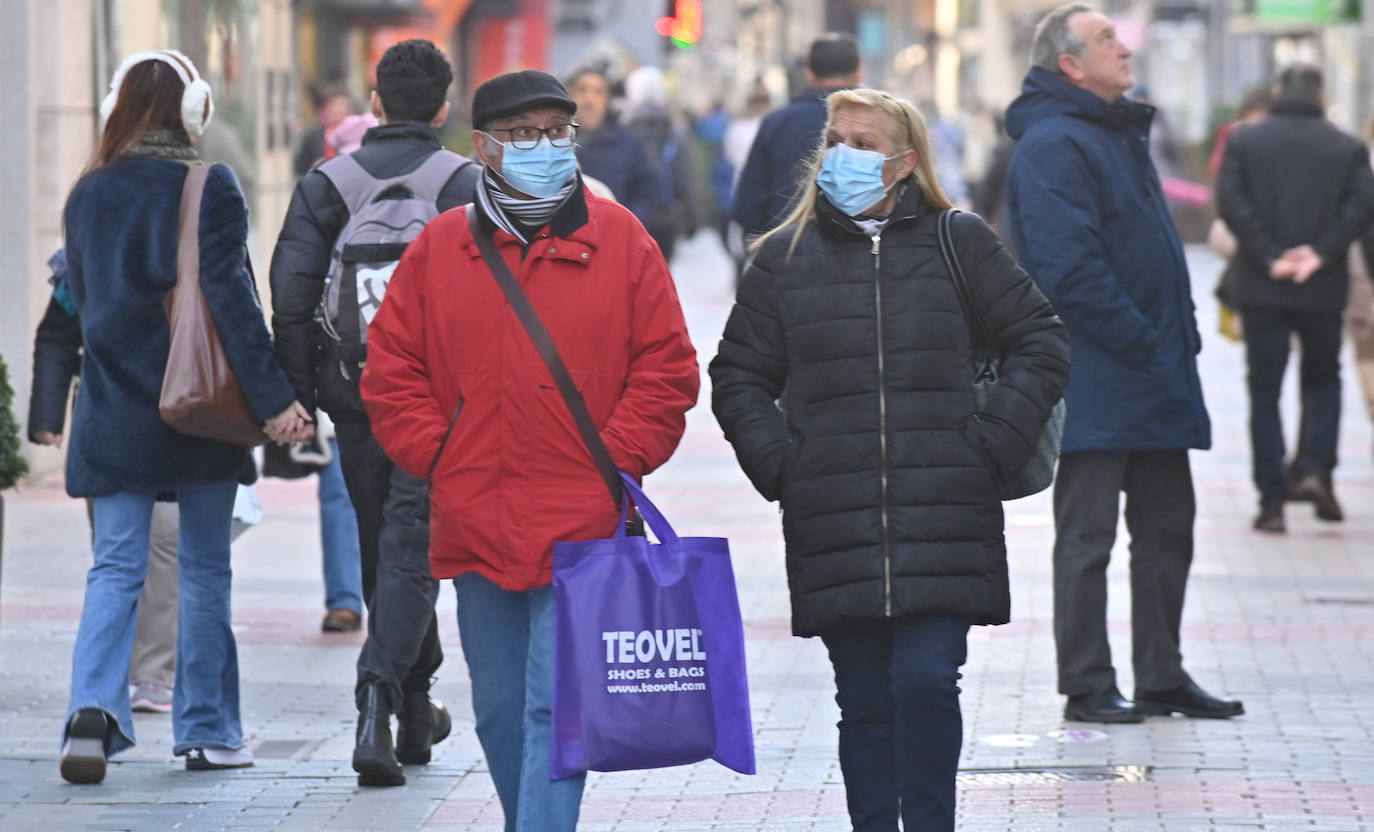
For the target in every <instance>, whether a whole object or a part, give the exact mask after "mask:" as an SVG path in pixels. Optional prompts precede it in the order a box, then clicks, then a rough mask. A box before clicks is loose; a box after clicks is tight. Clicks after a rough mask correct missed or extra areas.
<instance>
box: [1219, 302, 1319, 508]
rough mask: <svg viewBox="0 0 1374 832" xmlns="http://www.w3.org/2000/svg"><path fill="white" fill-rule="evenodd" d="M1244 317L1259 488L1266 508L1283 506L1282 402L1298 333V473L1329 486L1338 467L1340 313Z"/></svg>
mask: <svg viewBox="0 0 1374 832" xmlns="http://www.w3.org/2000/svg"><path fill="white" fill-rule="evenodd" d="M1242 316H1243V320H1244V322H1245V361H1246V365H1247V367H1248V371H1249V372H1248V376H1247V381H1248V383H1249V387H1250V451H1251V454H1252V456H1253V460H1254V477H1255V487H1256V488H1258V489H1259V492H1260V500H1261V501H1262V502H1265V503H1278V502H1282V501H1283V499H1284V496H1285V495H1286V493H1287V489H1286V480H1285V476H1284V464H1283V460H1284V453H1285V448H1284V441H1283V420H1282V418H1281V417H1280V415H1279V396H1280V394H1281V393H1282V392H1283V374H1284V371H1285V370H1287V369H1288V353H1289V352H1290V350H1291V343H1292V336H1293V334H1294V333H1297V336H1298V340H1299V341H1300V342H1301V344H1302V360H1301V364H1300V366H1299V377H1300V385H1299V386H1300V394H1299V395H1300V398H1301V405H1302V421H1301V426H1300V428H1299V433H1300V436H1299V437H1298V458H1297V459H1295V460H1294V470H1295V473H1297V474H1299V475H1306V474H1316V475H1318V476H1320V477H1322V478H1323V479H1326V480H1327V481H1328V482H1329V481H1330V478H1331V472H1332V471H1333V470H1335V468H1336V441H1337V438H1338V437H1337V434H1338V433H1339V432H1340V426H1341V312H1340V310H1331V311H1320V312H1318V311H1312V310H1304V309H1268V308H1259V307H1249V308H1246V309H1245V310H1243V312H1242Z"/></svg>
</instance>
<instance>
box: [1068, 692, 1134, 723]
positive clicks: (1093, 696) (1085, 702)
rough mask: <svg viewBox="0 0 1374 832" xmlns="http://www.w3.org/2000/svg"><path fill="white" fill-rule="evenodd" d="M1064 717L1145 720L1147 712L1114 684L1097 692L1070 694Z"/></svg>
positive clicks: (1114, 721) (1088, 720)
mask: <svg viewBox="0 0 1374 832" xmlns="http://www.w3.org/2000/svg"><path fill="white" fill-rule="evenodd" d="M1064 719H1066V720H1069V721H1070V722H1110V723H1129V722H1144V721H1145V714H1143V713H1141V712H1140V711H1139V710H1137V709H1136V706H1135V703H1133V702H1131V701H1129V700H1127V699H1126V697H1124V696H1122V695H1121V691H1119V690H1117V689H1116V686H1115V685H1113V686H1112V687H1110V688H1107V689H1106V690H1099V691H1097V692H1095V693H1081V694H1078V695H1077V696H1070V697H1069V701H1068V702H1067V703H1065V705H1064Z"/></svg>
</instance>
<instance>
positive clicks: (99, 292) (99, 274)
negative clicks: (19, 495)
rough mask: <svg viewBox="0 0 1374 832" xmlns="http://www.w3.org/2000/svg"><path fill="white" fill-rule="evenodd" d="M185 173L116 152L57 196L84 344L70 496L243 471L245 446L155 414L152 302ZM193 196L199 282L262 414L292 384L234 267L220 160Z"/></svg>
mask: <svg viewBox="0 0 1374 832" xmlns="http://www.w3.org/2000/svg"><path fill="white" fill-rule="evenodd" d="M187 170H188V168H187V166H186V165H185V164H183V163H181V162H173V161H167V160H163V159H151V158H133V159H123V160H120V161H117V162H113V163H111V164H109V165H106V166H104V167H101V168H97V169H96V170H95V171H94V172H92V173H90V174H88V175H87V176H85V177H84V178H83V179H82V180H81V181H80V182H78V183H77V184H76V187H74V188H73V189H72V193H71V196H70V197H69V198H68V200H67V208H66V217H65V219H66V239H67V266H68V280H69V281H70V285H71V290H72V297H73V298H74V299H75V301H76V307H77V310H78V312H79V314H80V318H81V335H82V342H83V344H84V349H85V355H84V357H83V358H82V363H81V395H79V396H77V397H76V410H75V413H74V415H73V417H72V429H71V445H70V451H69V452H68V454H67V493H68V494H70V495H71V496H73V497H99V496H105V495H109V494H114V493H117V492H125V491H127V492H134V493H140V494H162V493H166V492H169V491H174V490H176V489H178V488H184V487H192V486H199V485H209V484H213V483H225V482H240V483H250V482H252V481H253V480H254V479H256V478H257V469H256V468H255V467H254V465H253V459H252V457H251V456H250V455H249V453H248V450H247V449H246V448H242V447H238V446H234V445H226V444H223V443H220V442H213V441H210V440H207V439H198V438H195V437H192V436H187V435H186V434H182V433H178V432H177V431H175V430H172V428H170V427H168V426H167V424H166V423H165V422H163V421H162V417H161V416H160V414H159V412H158V398H159V396H160V394H161V392H162V377H163V375H164V373H165V371H166V367H167V350H168V344H169V341H170V330H169V328H168V326H167V313H166V311H165V310H164V308H163V299H164V298H165V297H166V295H167V293H168V292H169V291H171V289H172V288H173V287H174V286H175V285H176V276H177V269H176V258H177V215H178V212H179V209H180V205H181V191H182V186H183V184H184V183H185V180H186V172H187ZM202 199H203V201H202V203H201V208H200V234H199V240H200V285H201V291H202V292H203V293H204V295H205V300H206V303H207V304H208V305H209V308H210V313H211V315H212V316H213V318H214V321H215V326H216V328H217V329H218V330H219V337H220V340H221V342H223V344H224V351H225V354H226V357H227V358H228V360H229V365H230V367H231V368H232V369H233V370H234V374H235V375H236V376H237V377H238V381H239V383H240V384H241V385H243V391H244V393H245V394H246V396H247V398H248V405H249V408H250V410H251V411H252V413H253V415H254V416H255V417H256V418H257V419H258V421H259V422H266V421H267V420H268V419H270V418H272V417H273V416H275V415H277V414H278V413H280V412H281V411H283V410H285V409H286V408H287V406H289V405H290V404H291V402H292V400H293V399H294V398H295V394H294V393H293V392H292V390H291V384H290V382H288V381H287V379H286V375H285V374H284V373H283V372H282V370H281V367H280V366H278V364H277V359H276V355H275V354H274V353H273V351H272V343H271V339H270V338H269V336H268V334H267V325H266V323H265V322H264V321H263V316H262V308H261V307H260V306H259V305H258V301H257V298H256V297H255V296H254V293H253V286H252V282H251V278H250V276H249V273H248V269H247V266H246V255H247V241H248V206H247V205H246V204H244V201H243V194H242V193H241V192H240V191H239V186H238V182H237V181H236V180H235V179H234V174H233V172H232V171H231V170H229V168H227V167H225V166H224V165H213V166H211V168H210V172H209V176H208V177H207V179H206V182H205V192H204V196H203V198H202Z"/></svg>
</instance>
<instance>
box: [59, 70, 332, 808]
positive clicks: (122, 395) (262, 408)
mask: <svg viewBox="0 0 1374 832" xmlns="http://www.w3.org/2000/svg"><path fill="white" fill-rule="evenodd" d="M101 109H102V112H103V114H105V115H106V116H107V121H106V124H105V128H104V130H103V132H102V133H101V137H100V142H99V146H98V148H97V150H96V152H95V155H94V157H93V159H92V161H91V163H90V165H89V167H88V168H87V170H86V172H85V174H84V175H83V176H82V177H81V179H80V181H78V182H77V184H76V186H75V187H74V188H73V189H72V193H71V195H70V197H68V200H67V205H66V210H65V212H64V221H65V224H64V225H65V232H66V240H67V266H68V270H69V271H68V280H69V281H70V286H71V292H72V298H73V300H74V302H75V305H76V308H77V311H78V314H79V316H80V321H81V335H82V343H83V345H84V350H85V354H84V357H83V360H82V369H81V394H80V395H79V396H78V397H77V399H76V411H75V413H74V414H73V417H72V441H71V449H70V452H69V454H68V456H67V476H66V485H67V493H69V494H70V495H71V496H73V497H89V498H91V501H92V503H93V506H94V515H95V565H94V566H93V567H92V569H91V571H90V575H89V576H88V579H87V585H86V598H85V603H84V604H83V606H82V611H81V625H80V627H79V629H78V631H77V636H76V645H75V647H74V648H73V653H72V692H71V703H70V706H69V708H68V713H67V721H66V723H65V725H64V727H63V731H62V740H63V743H62V754H61V771H62V776H63V777H64V778H66V779H67V780H69V781H71V782H76V783H94V782H99V781H101V780H102V779H104V776H105V761H106V758H107V757H108V756H109V755H112V754H115V753H118V752H120V751H122V750H124V749H126V748H129V747H130V746H132V745H133V744H134V733H133V722H132V717H131V714H130V702H129V689H128V678H129V671H128V668H129V660H130V654H131V652H132V649H133V641H134V630H135V616H134V611H135V609H134V608H135V606H136V603H137V599H138V595H139V592H140V591H141V590H142V588H143V583H144V576H145V574H146V572H147V567H148V549H149V544H150V541H149V528H150V523H151V518H152V514H153V508H154V505H155V503H156V502H157V501H158V499H159V497H161V496H163V495H174V496H175V499H176V502H177V504H178V507H179V510H180V514H181V526H180V531H179V540H178V545H177V550H178V558H179V561H180V563H179V569H180V574H179V580H180V603H179V607H180V614H179V621H178V628H177V659H176V669H177V673H176V686H175V695H174V698H173V701H174V710H173V714H172V730H173V735H174V738H175V745H174V746H173V753H174V754H176V755H177V756H185V757H186V768H187V769H190V770H197V769H212V768H228V767H239V766H245V765H251V764H252V755H251V754H250V753H249V751H248V749H247V748H245V747H244V742H243V729H242V727H241V725H240V719H239V677H238V660H237V654H236V649H235V644H234V634H233V631H232V630H231V629H230V612H229V583H230V570H229V535H230V516H231V513H232V511H233V507H234V495H235V490H236V488H237V485H238V483H245V484H246V483H251V482H252V481H253V480H254V479H255V478H256V476H257V469H256V467H255V466H254V463H253V459H252V457H251V456H250V455H249V453H248V451H247V449H246V448H243V447H241V446H234V445H228V444H223V443H220V442H215V441H211V440H206V439H199V438H195V437H192V436H189V435H186V434H182V433H178V432H177V431H175V430H173V429H172V428H171V427H169V426H168V425H167V424H166V423H165V422H163V421H162V418H161V415H160V413H159V410H158V401H159V397H160V394H161V390H162V383H163V376H164V373H165V371H166V368H167V356H168V349H169V342H170V328H169V326H168V322H167V313H166V310H165V308H164V305H163V300H164V298H165V296H166V295H167V293H168V292H169V291H170V290H171V289H172V288H173V287H174V286H175V284H176V275H177V267H176V260H177V249H178V246H177V237H178V228H179V221H178V214H179V212H180V207H181V202H182V190H183V185H184V182H185V179H186V176H187V175H188V171H189V166H190V165H192V164H195V163H196V162H197V159H196V151H195V147H194V146H193V144H192V137H193V136H200V135H201V134H202V133H203V132H204V128H205V123H206V122H207V121H208V120H209V119H210V116H211V114H212V113H213V107H212V103H211V98H210V87H209V85H208V84H206V83H205V82H204V81H202V80H200V76H199V75H198V74H197V73H196V70H195V67H194V66H193V65H192V64H191V62H190V60H189V59H187V58H186V57H185V56H184V55H181V54H180V53H177V52H172V51H162V52H142V53H138V54H136V55H133V56H131V57H130V58H129V59H127V60H126V61H125V62H124V63H123V64H122V65H121V66H120V68H119V69H118V70H117V71H116V73H115V75H114V80H113V81H112V83H111V90H110V95H109V96H108V97H107V98H106V100H105V103H104V104H103V105H102V108H101ZM198 226H199V234H198V237H199V251H200V266H201V269H200V276H199V277H200V288H201V292H202V294H203V295H204V297H205V302H206V304H207V306H208V308H209V311H210V314H211V315H212V317H213V318H214V321H215V324H216V327H217V329H218V331H219V337H220V340H221V342H222V343H223V346H224V351H225V354H226V356H227V358H228V361H229V364H230V366H231V367H232V368H233V369H234V373H235V375H236V376H237V377H238V381H239V383H240V384H241V385H242V387H243V391H244V393H245V395H246V397H247V402H248V406H249V408H250V409H251V411H252V413H253V415H254V416H256V417H257V418H258V419H259V420H260V421H261V422H263V423H265V425H266V430H267V434H268V436H270V437H271V438H272V439H274V440H278V441H296V440H299V439H304V438H306V437H308V436H309V435H310V431H311V429H310V427H309V424H308V412H307V411H305V410H304V409H303V408H301V406H300V403H299V402H296V401H295V397H294V394H293V392H292V390H291V385H290V382H289V381H288V380H287V378H286V376H285V374H284V373H283V372H282V370H281V368H280V366H278V364H277V361H276V358H275V356H274V355H273V353H272V345H271V341H270V339H269V337H268V334H267V327H266V324H265V322H264V321H263V317H262V309H261V307H260V306H259V305H258V302H257V298H256V297H255V296H254V291H253V285H252V280H251V277H250V274H249V272H248V269H247V267H246V263H245V253H246V251H247V241H248V209H247V206H246V205H245V204H244V201H243V195H242V194H241V193H240V191H239V189H238V184H237V182H236V181H235V179H234V174H233V172H232V171H231V170H229V168H227V167H225V166H224V165H213V166H212V167H211V168H210V170H209V175H208V177H207V179H206V181H205V187H204V195H203V197H202V203H201V210H200V216H199V223H198Z"/></svg>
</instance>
